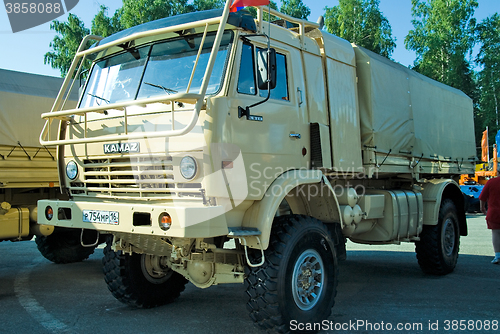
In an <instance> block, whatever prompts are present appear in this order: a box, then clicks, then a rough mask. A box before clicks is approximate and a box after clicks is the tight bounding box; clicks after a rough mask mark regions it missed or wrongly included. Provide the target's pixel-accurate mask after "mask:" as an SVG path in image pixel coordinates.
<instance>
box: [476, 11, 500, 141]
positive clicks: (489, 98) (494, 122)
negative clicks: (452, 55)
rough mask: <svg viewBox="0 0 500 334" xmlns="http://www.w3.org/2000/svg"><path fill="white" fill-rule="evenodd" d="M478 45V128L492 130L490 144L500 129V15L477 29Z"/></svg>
mask: <svg viewBox="0 0 500 334" xmlns="http://www.w3.org/2000/svg"><path fill="white" fill-rule="evenodd" d="M476 32H477V39H478V43H479V44H480V45H481V48H480V50H479V54H478V55H477V57H476V63H477V64H478V65H479V66H480V67H481V71H480V72H479V73H478V85H479V89H480V95H479V111H478V115H477V117H476V123H477V124H476V126H478V127H479V128H480V129H484V128H485V127H486V126H488V127H489V128H490V131H489V133H490V138H489V142H490V143H492V142H494V136H495V134H496V132H497V131H498V130H499V129H500V126H499V117H500V115H499V112H500V15H498V13H495V14H494V15H492V16H491V17H488V18H486V19H485V20H483V21H482V22H481V23H480V24H478V26H477V29H476Z"/></svg>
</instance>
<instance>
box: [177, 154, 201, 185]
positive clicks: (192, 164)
mask: <svg viewBox="0 0 500 334" xmlns="http://www.w3.org/2000/svg"><path fill="white" fill-rule="evenodd" d="M180 170H181V174H182V176H183V177H184V178H185V179H187V180H191V179H193V178H194V177H195V176H196V172H197V171H198V166H197V165H196V160H195V159H194V158H193V157H190V156H186V157H184V158H182V160H181V164H180Z"/></svg>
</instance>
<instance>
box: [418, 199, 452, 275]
mask: <svg viewBox="0 0 500 334" xmlns="http://www.w3.org/2000/svg"><path fill="white" fill-rule="evenodd" d="M459 244H460V230H459V224H458V214H457V209H456V207H455V204H454V203H453V201H452V200H450V199H445V200H443V202H442V203H441V207H440V209H439V219H438V224H437V225H435V226H430V225H424V229H423V230H422V233H421V234H420V241H418V242H416V243H415V251H416V253H417V259H418V264H419V265H420V268H421V269H422V271H423V272H425V273H427V274H433V275H446V274H449V273H451V272H452V271H453V270H454V269H455V266H456V264H457V259H458V250H459Z"/></svg>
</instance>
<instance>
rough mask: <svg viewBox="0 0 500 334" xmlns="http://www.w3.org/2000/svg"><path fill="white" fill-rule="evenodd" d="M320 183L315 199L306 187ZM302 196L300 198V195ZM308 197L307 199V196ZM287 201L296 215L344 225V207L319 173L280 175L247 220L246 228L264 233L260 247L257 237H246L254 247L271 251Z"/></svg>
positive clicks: (311, 171) (252, 208) (301, 171)
mask: <svg viewBox="0 0 500 334" xmlns="http://www.w3.org/2000/svg"><path fill="white" fill-rule="evenodd" d="M312 184H318V185H319V188H316V189H318V191H321V193H318V192H315V193H314V195H313V196H312V194H311V193H307V190H306V191H304V189H302V188H301V186H304V185H312ZM296 194H298V196H297V195H296ZM301 195H304V196H307V195H309V196H307V197H306V198H304V196H301ZM283 199H287V202H288V204H289V205H290V208H291V209H292V212H293V213H294V214H304V215H308V216H312V217H315V218H318V219H320V220H322V221H324V222H336V223H341V224H342V216H341V215H340V207H339V203H338V201H337V198H336V196H335V193H334V191H333V188H332V186H331V184H330V182H329V181H328V179H327V178H326V176H324V175H323V173H322V172H321V171H319V170H291V171H287V172H285V173H283V174H282V175H280V176H279V177H278V178H277V179H276V180H274V181H273V183H272V184H271V185H270V186H269V188H268V189H267V190H266V193H265V194H264V196H263V198H262V199H261V200H260V201H256V202H254V204H253V205H252V206H251V207H250V208H248V210H247V211H246V212H245V215H244V217H243V226H244V227H251V228H257V229H258V230H259V231H261V233H262V234H261V236H260V237H259V239H260V244H259V241H258V239H257V238H256V237H248V238H246V241H247V245H248V246H249V247H250V248H256V249H261V248H262V249H267V247H268V246H269V239H270V235H271V228H272V225H273V220H274V218H275V214H276V212H277V210H278V208H279V206H280V204H281V202H282V201H283ZM332 199H333V201H332Z"/></svg>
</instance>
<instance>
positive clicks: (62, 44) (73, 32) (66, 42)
mask: <svg viewBox="0 0 500 334" xmlns="http://www.w3.org/2000/svg"><path fill="white" fill-rule="evenodd" d="M50 29H51V30H55V31H56V32H57V33H58V35H56V36H55V37H54V40H53V41H52V42H50V44H49V47H51V48H52V51H51V52H47V53H46V54H45V55H44V58H43V62H44V63H45V64H49V65H50V66H52V68H56V69H59V71H60V72H61V76H62V77H64V76H65V75H66V73H67V72H68V70H69V68H70V67H71V62H72V61H73V58H74V57H75V54H76V51H77V49H78V47H79V46H80V43H81V41H82V39H83V38H84V37H85V36H86V35H88V34H89V33H90V31H89V30H88V29H87V28H85V25H84V23H83V22H82V21H81V20H80V19H79V18H78V17H77V16H76V15H73V14H69V16H68V22H60V21H57V20H54V21H52V23H51V24H50ZM87 67H88V66H87Z"/></svg>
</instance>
